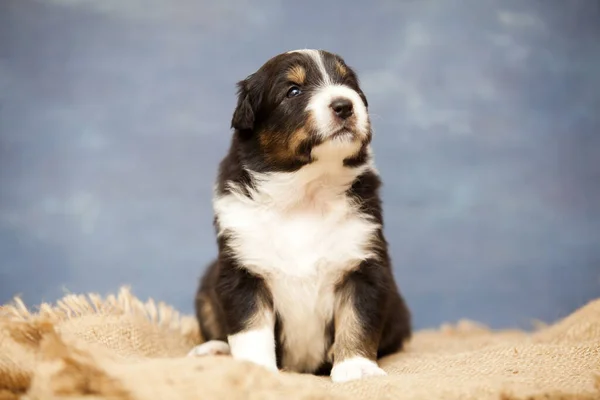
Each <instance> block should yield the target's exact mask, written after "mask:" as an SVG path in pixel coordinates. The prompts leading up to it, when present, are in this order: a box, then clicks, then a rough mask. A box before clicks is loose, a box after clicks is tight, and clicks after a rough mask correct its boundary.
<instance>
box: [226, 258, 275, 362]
mask: <svg viewBox="0 0 600 400" xmlns="http://www.w3.org/2000/svg"><path fill="white" fill-rule="evenodd" d="M217 287H218V289H217V293H218V296H219V297H220V300H221V303H222V305H223V310H224V314H225V324H226V327H227V341H228V342H229V347H230V351H231V355H232V357H233V358H235V359H238V360H246V361H250V362H253V363H255V364H258V365H261V366H263V367H265V368H267V369H269V370H271V371H277V361H276V356H275V315H274V312H273V302H272V298H271V294H270V292H269V289H268V288H267V286H266V284H265V282H264V280H263V279H262V278H260V277H257V276H255V275H252V274H251V273H249V272H248V271H247V270H246V269H244V268H240V267H238V266H237V265H235V266H234V265H232V266H228V268H224V269H223V270H222V273H221V276H220V277H219V283H218V285H217Z"/></svg>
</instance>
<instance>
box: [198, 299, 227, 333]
mask: <svg viewBox="0 0 600 400" xmlns="http://www.w3.org/2000/svg"><path fill="white" fill-rule="evenodd" d="M196 303H197V304H200V310H199V312H200V318H201V319H202V324H203V325H204V328H205V329H206V330H208V332H209V333H210V335H211V337H222V336H224V335H225V333H224V332H223V329H222V328H223V327H222V324H221V322H220V321H219V319H218V316H217V313H216V311H215V309H214V307H215V305H214V304H213V303H212V301H211V299H210V297H209V296H207V295H205V294H204V293H200V294H199V295H198V297H197V299H196ZM204 340H205V339H204V338H202V341H204Z"/></svg>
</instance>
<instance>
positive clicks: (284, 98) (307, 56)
mask: <svg viewBox="0 0 600 400" xmlns="http://www.w3.org/2000/svg"><path fill="white" fill-rule="evenodd" d="M238 88H239V90H238V96H239V97H238V102H237V107H236V109H235V112H234V113H233V119H232V123H231V124H232V128H233V129H234V134H233V138H232V141H231V146H230V148H229V152H228V154H227V155H226V156H225V158H224V159H223V160H222V162H221V164H220V168H219V175H218V180H217V184H216V187H215V194H214V201H213V205H214V212H215V219H214V225H215V228H216V233H217V243H218V248H219V255H218V258H217V260H216V261H214V263H213V264H211V265H210V266H209V267H208V269H207V271H206V273H205V275H204V276H203V278H202V280H201V284H200V287H199V289H198V293H197V296H196V312H197V317H198V320H199V324H200V330H201V333H202V335H203V337H204V338H205V339H206V340H207V342H205V343H204V344H202V345H200V346H198V347H196V348H195V349H194V350H192V351H191V352H190V354H191V355H204V354H215V353H230V354H231V355H232V356H233V357H234V358H236V359H240V360H247V361H251V362H254V363H256V364H259V365H262V366H264V367H266V368H268V369H270V370H273V371H277V370H278V369H282V370H287V371H294V372H301V373H314V374H330V375H331V379H332V380H333V381H334V382H343V381H348V380H353V379H360V378H363V377H368V376H373V375H385V372H384V371H383V370H382V369H380V368H379V366H378V364H377V359H378V358H379V357H382V356H384V355H387V354H390V353H393V352H396V351H399V350H401V349H402V346H403V342H405V340H407V339H408V338H409V337H410V336H411V322H410V313H409V310H408V308H407V306H406V304H405V302H404V299H403V298H402V296H401V295H400V293H399V292H398V289H397V287H396V284H395V281H394V277H393V275H392V269H391V265H390V259H389V256H388V250H387V242H386V239H385V237H384V234H383V218H382V210H381V201H380V197H379V193H378V190H379V187H380V184H381V182H380V178H379V176H378V173H377V171H376V169H375V167H374V165H373V159H372V153H371V148H370V143H371V137H372V132H371V124H370V119H369V114H368V111H367V99H366V97H365V95H364V93H363V92H362V90H361V88H360V86H359V82H358V79H357V76H356V74H355V72H354V71H353V70H352V69H351V68H350V67H349V66H348V65H346V63H345V62H344V60H343V59H342V58H341V57H339V56H338V55H336V54H332V53H329V52H326V51H321V50H297V51H291V52H288V53H284V54H280V55H277V56H275V57H273V58H272V59H270V60H269V61H267V62H266V63H265V64H264V65H263V66H262V67H261V68H260V69H259V70H258V71H256V72H255V73H254V74H252V75H250V76H249V77H248V78H246V79H245V80H243V81H241V82H239V83H238Z"/></svg>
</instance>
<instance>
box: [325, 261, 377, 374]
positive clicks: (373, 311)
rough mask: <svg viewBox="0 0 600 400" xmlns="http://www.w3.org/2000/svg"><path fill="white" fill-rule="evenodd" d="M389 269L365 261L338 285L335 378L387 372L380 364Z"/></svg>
mask: <svg viewBox="0 0 600 400" xmlns="http://www.w3.org/2000/svg"><path fill="white" fill-rule="evenodd" d="M387 284H388V283H387V280H386V276H385V271H384V270H383V269H382V267H381V266H380V265H378V264H377V262H376V261H371V260H369V261H364V262H362V263H361V265H360V267H359V268H358V270H356V271H354V272H352V273H350V274H349V275H348V276H347V277H346V279H345V280H344V281H343V282H342V283H341V284H340V285H339V286H338V288H337V292H336V306H335V314H334V325H335V338H334V343H333V368H332V370H331V379H332V381H333V382H346V381H351V380H355V379H362V378H366V377H369V376H381V375H386V373H385V372H384V371H383V370H382V369H381V368H379V366H378V365H377V349H378V346H379V341H380V338H381V332H382V329H383V326H384V316H385V310H386V306H387V305H386V300H387V298H388V296H387V293H388V288H387Z"/></svg>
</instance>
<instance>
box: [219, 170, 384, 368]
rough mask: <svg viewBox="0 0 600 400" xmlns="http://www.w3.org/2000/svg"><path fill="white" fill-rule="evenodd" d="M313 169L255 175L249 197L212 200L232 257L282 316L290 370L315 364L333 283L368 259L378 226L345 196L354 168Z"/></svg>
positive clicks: (328, 316) (330, 307)
mask: <svg viewBox="0 0 600 400" xmlns="http://www.w3.org/2000/svg"><path fill="white" fill-rule="evenodd" d="M315 168H317V169H318V170H311V168H307V169H306V170H304V169H303V170H301V171H299V172H296V173H293V174H276V175H270V176H268V177H262V178H261V179H260V183H259V184H258V188H257V191H256V193H254V197H253V199H252V200H250V199H248V198H247V197H244V196H242V195H239V194H237V193H233V194H227V195H225V196H222V197H218V198H216V199H215V202H214V207H215V212H216V215H217V216H218V219H219V226H220V228H221V232H224V231H226V232H227V234H228V236H229V237H230V245H231V246H232V248H233V250H234V253H235V255H236V257H237V259H238V261H239V262H240V264H241V265H243V266H244V267H245V268H248V269H249V270H250V271H252V272H253V273H255V274H258V275H260V276H262V277H263V278H264V279H265V281H266V282H267V285H268V287H269V289H270V290H271V293H272V295H273V302H274V306H275V309H276V312H277V313H278V314H279V316H280V317H281V320H282V335H283V339H284V346H285V351H284V354H285V355H284V357H283V360H282V361H283V366H284V368H288V369H291V370H296V371H306V370H313V369H315V368H317V367H318V366H319V365H320V364H321V362H322V361H323V359H324V356H325V353H326V351H327V349H326V346H327V342H326V337H325V333H326V325H327V323H328V322H329V321H330V320H331V318H332V317H333V309H334V287H335V284H336V283H337V282H338V281H339V279H340V278H341V277H342V276H343V275H344V274H345V273H347V272H348V271H350V270H352V269H354V268H356V267H357V266H358V264H359V263H360V261H361V260H363V259H365V258H368V257H369V255H370V246H369V244H370V242H371V240H372V237H373V233H374V231H375V230H376V229H377V228H378V225H377V224H376V223H374V222H372V221H370V220H369V219H368V218H367V217H366V216H365V215H362V214H360V213H358V212H357V210H356V208H355V206H354V205H353V204H352V202H351V201H350V199H349V198H348V197H347V196H346V195H345V189H346V188H347V185H348V184H349V182H351V181H352V180H353V178H354V177H355V175H356V174H357V173H359V172H360V171H356V170H354V171H350V170H348V171H346V169H342V168H341V167H339V168H338V170H336V169H335V168H334V169H331V168H329V169H327V168H325V169H323V166H322V165H320V166H316V167H315ZM324 170H326V171H329V172H327V173H322V172H319V171H324ZM331 171H333V175H332V172H331Z"/></svg>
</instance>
